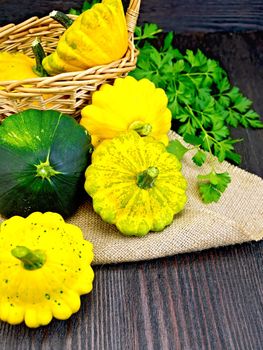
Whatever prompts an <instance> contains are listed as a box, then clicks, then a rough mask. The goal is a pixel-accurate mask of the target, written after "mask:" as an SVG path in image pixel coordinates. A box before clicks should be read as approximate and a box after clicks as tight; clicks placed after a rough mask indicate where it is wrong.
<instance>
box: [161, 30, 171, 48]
mask: <svg viewBox="0 0 263 350" xmlns="http://www.w3.org/2000/svg"><path fill="white" fill-rule="evenodd" d="M173 38H174V33H173V32H169V33H168V34H167V35H166V36H165V38H164V44H163V48H162V51H166V50H168V49H169V48H170V47H171V45H172V42H173Z"/></svg>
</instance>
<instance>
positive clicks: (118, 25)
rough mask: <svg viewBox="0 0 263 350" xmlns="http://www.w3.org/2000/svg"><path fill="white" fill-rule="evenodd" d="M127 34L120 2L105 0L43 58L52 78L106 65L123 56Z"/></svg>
mask: <svg viewBox="0 0 263 350" xmlns="http://www.w3.org/2000/svg"><path fill="white" fill-rule="evenodd" d="M127 48H128V31H127V24H126V19H125V15H124V11H123V6H122V2H121V0H103V1H102V3H99V4H95V5H94V6H92V8H91V9H89V10H87V11H85V12H83V13H82V14H81V15H80V16H79V17H77V19H76V20H75V21H74V22H73V23H72V25H71V26H70V27H69V28H68V29H67V30H66V31H65V32H64V34H63V35H62V36H61V37H60V39H59V42H58V45H57V48H56V50H55V51H54V52H53V53H52V54H50V55H49V56H47V57H46V58H44V60H43V66H44V68H45V70H46V71H47V72H48V74H50V75H56V74H59V73H62V72H71V71H79V70H83V69H87V68H89V67H93V66H97V65H104V64H108V63H111V62H113V61H116V60H118V59H120V58H122V57H123V55H124V54H125V52H126V51H127Z"/></svg>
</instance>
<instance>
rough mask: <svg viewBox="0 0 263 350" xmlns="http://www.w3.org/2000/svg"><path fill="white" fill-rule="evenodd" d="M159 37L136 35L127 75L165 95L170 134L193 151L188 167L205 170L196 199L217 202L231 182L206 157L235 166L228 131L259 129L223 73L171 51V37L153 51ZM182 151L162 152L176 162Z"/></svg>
mask: <svg viewBox="0 0 263 350" xmlns="http://www.w3.org/2000/svg"><path fill="white" fill-rule="evenodd" d="M160 32H161V30H160V29H159V28H158V26H157V25H156V24H145V25H144V26H143V27H138V28H137V29H136V32H135V34H136V33H137V34H138V41H135V42H136V45H137V47H138V48H139V50H140V54H139V57H138V62H137V68H136V69H135V70H134V71H132V72H131V73H130V75H132V76H134V77H135V78H137V79H142V78H148V79H149V80H151V81H152V82H153V83H154V84H155V85H156V86H157V87H161V88H163V89H164V90H165V92H166V94H167V97H168V107H169V109H170V110H171V112H172V116H173V129H174V130H175V131H177V132H178V133H179V134H180V135H182V136H183V138H184V140H185V141H186V142H187V143H190V144H192V145H193V146H194V147H195V149H196V152H195V155H194V156H193V158H192V160H193V162H194V163H195V164H196V165H197V166H202V165H203V164H204V163H205V162H209V164H210V165H211V171H210V172H209V173H208V174H206V175H198V177H197V180H198V188H199V192H200V195H201V197H202V199H203V201H204V202H205V203H211V202H217V201H218V200H219V199H220V196H221V194H222V193H223V192H224V191H225V189H226V188H227V185H228V184H229V182H230V180H231V179H230V175H229V174H228V173H227V172H225V173H218V172H217V171H216V169H215V168H216V165H215V162H214V161H212V159H213V158H214V157H212V155H214V156H216V157H217V158H218V160H219V162H222V161H224V160H230V161H231V162H234V163H236V164H240V162H241V157H240V155H239V154H238V153H236V152H235V149H234V145H235V144H236V143H237V142H240V141H241V140H239V139H233V138H232V137H231V133H230V127H237V126H239V125H241V126H243V127H245V128H250V127H252V128H262V127H263V123H262V122H261V121H260V117H259V115H258V114H257V113H256V112H255V111H254V110H253V109H251V106H252V101H250V100H249V99H248V98H246V97H245V96H244V95H243V94H242V93H241V92H240V90H239V89H238V88H237V87H233V86H231V84H230V82H229V79H228V76H227V73H226V71H225V70H224V69H223V68H222V67H221V66H220V64H219V63H218V62H217V61H215V60H213V59H210V58H208V57H206V55H204V54H203V53H202V52H201V51H200V50H197V52H196V53H194V52H193V51H192V50H186V52H185V54H183V53H182V52H180V51H179V50H178V49H177V48H176V47H174V45H173V39H174V34H173V32H170V33H168V34H166V35H165V37H164V38H163V39H162V40H159V45H158V46H157V45H155V44H154V43H153V40H152V39H158V38H160V37H159V33H160ZM155 41H156V40H155ZM157 41H158V40H157ZM160 42H161V43H162V45H160ZM190 149H192V148H190ZM188 150H189V149H187V148H186V147H185V146H184V145H182V144H180V141H178V140H175V141H171V143H170V145H169V146H168V151H169V152H172V153H174V154H176V155H177V156H178V157H179V159H181V158H182V156H183V155H184V154H185V153H186V152H187V151H188Z"/></svg>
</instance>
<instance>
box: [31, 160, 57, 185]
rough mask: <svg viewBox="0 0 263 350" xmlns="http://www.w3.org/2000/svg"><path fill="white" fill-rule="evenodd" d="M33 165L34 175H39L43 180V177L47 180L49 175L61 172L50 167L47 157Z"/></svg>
mask: <svg viewBox="0 0 263 350" xmlns="http://www.w3.org/2000/svg"><path fill="white" fill-rule="evenodd" d="M35 167H36V176H39V177H41V178H42V179H43V180H44V179H47V180H49V179H50V178H51V176H54V175H57V174H61V172H60V171H56V170H55V169H53V168H52V166H51V165H50V163H49V160H48V159H47V160H46V161H45V162H44V163H42V162H40V163H39V164H38V165H35Z"/></svg>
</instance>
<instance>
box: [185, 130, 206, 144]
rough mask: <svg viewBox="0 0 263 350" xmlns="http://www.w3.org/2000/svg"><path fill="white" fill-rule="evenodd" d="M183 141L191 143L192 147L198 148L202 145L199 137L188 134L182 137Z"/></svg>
mask: <svg viewBox="0 0 263 350" xmlns="http://www.w3.org/2000/svg"><path fill="white" fill-rule="evenodd" d="M184 141H185V142H187V143H191V145H194V146H200V145H201V144H202V143H203V140H202V138H201V137H198V136H196V135H193V134H188V133H186V134H185V135H184Z"/></svg>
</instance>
